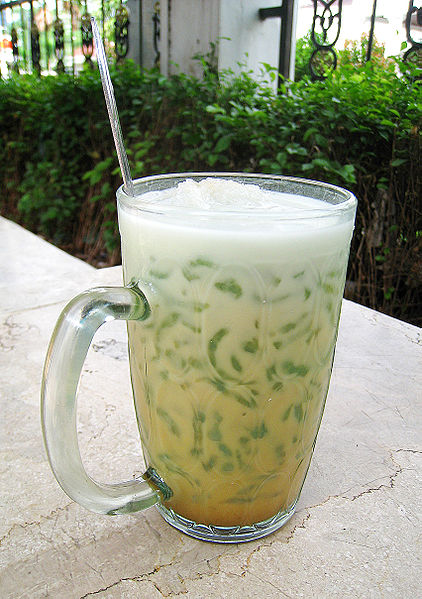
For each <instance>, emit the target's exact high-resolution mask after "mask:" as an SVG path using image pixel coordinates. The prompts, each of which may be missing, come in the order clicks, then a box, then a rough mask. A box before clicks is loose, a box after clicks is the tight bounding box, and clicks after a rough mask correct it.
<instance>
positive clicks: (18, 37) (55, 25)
mask: <svg viewBox="0 0 422 599" xmlns="http://www.w3.org/2000/svg"><path fill="white" fill-rule="evenodd" d="M47 1H48V2H50V3H52V2H53V0H8V1H5V2H2V1H1V0H0V17H1V24H2V25H3V15H4V14H5V11H11V12H12V18H10V14H9V19H8V21H9V22H12V27H11V28H10V44H11V48H12V56H13V58H12V60H11V61H10V67H9V68H11V69H12V70H13V71H15V72H22V73H23V72H31V71H32V72H35V73H38V74H42V73H44V72H47V73H49V72H52V71H55V72H58V73H60V72H64V71H65V70H67V71H70V72H72V73H74V74H75V71H77V70H78V69H79V68H80V67H81V66H82V64H83V63H84V62H85V63H86V64H88V65H92V55H93V36H92V28H91V20H90V16H91V15H90V13H89V11H88V4H87V1H88V0H84V8H83V9H81V8H80V6H81V4H80V3H79V2H78V1H77V0H61V1H62V3H63V4H62V8H61V10H59V5H58V1H59V0H55V7H54V9H53V12H54V15H53V14H52V12H50V9H49V6H48V5H47ZM91 1H92V0H91ZM401 1H403V2H407V0H401ZM421 1H422V0H409V4H408V8H407V13H406V18H405V29H406V37H407V42H408V45H409V47H408V49H407V51H406V53H405V54H404V59H405V60H408V61H410V62H413V63H417V64H419V65H420V64H421V61H422V42H421V41H418V40H416V39H415V34H414V33H413V28H414V27H415V26H416V27H422V6H421ZM293 5H294V0H283V1H282V2H281V5H279V6H276V7H274V8H266V9H261V10H260V11H259V17H260V18H261V19H262V20H263V19H266V18H274V17H278V18H281V35H280V48H279V75H280V77H279V82H281V81H282V80H283V78H288V77H289V75H290V74H291V73H292V69H291V60H292V53H291V48H292V45H291V33H292V23H293V16H292V7H293ZM35 6H37V9H35ZM50 6H51V4H50ZM98 7H99V21H100V22H101V26H102V34H103V40H105V45H106V49H107V48H108V51H109V54H113V55H114V57H115V60H116V61H120V60H122V59H123V58H125V57H126V55H127V53H128V49H129V42H130V40H129V12H128V10H127V8H126V6H125V5H124V4H123V3H122V0H120V5H119V6H118V8H117V10H116V11H115V14H114V17H113V19H112V23H110V19H108V20H107V27H108V28H107V36H106V26H105V24H106V12H107V11H106V9H107V7H108V3H107V0H101V4H98ZM376 8H377V0H373V5H372V16H371V24H370V30H369V34H368V46H367V51H366V60H370V59H371V53H372V47H373V40H374V30H375V16H376ZM154 11H155V12H154V15H153V18H152V22H151V23H150V27H151V30H152V31H153V39H154V48H155V52H156V55H157V59H156V62H155V64H156V65H158V64H159V57H160V48H159V39H160V3H159V2H156V3H155V6H154ZM342 12H343V0H313V19H312V29H311V40H312V44H313V46H314V51H313V53H312V55H311V58H310V61H309V71H310V76H311V78H312V79H313V80H321V79H324V78H325V77H326V76H327V74H328V73H329V72H330V71H332V70H334V69H335V68H336V65H337V53H336V49H335V45H336V43H337V41H338V39H339V36H340V31H341V23H342ZM289 32H290V34H289ZM173 35H174V32H173ZM106 37H107V39H105V38H106Z"/></svg>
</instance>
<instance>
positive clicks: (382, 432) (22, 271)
mask: <svg viewBox="0 0 422 599" xmlns="http://www.w3.org/2000/svg"><path fill="white" fill-rule="evenodd" d="M0 231H1V234H4V236H3V237H2V239H6V240H7V243H4V244H2V246H1V248H0V258H1V261H0V264H1V265H2V266H1V267H0V269H1V277H0V279H1V284H0V368H1V369H2V386H1V389H0V406H1V414H2V417H1V419H0V489H1V493H0V505H1V513H2V518H1V520H0V597H1V598H2V599H12V598H13V599H37V598H41V597H52V598H54V599H55V598H62V597H63V598H64V597H65V598H69V599H83V598H88V597H93V598H97V599H99V598H101V599H120V598H125V599H126V598H127V599H132V598H140V599H143V598H145V599H156V598H159V599H161V598H162V597H178V596H180V597H188V598H192V599H202V598H204V599H205V598H211V599H214V598H215V599H217V598H218V599H221V598H222V597H230V598H231V599H237V598H239V599H240V598H242V599H243V598H251V599H252V598H254V599H255V598H256V597H266V598H269V599H272V598H283V597H287V598H295V599H296V598H302V597H303V598H312V599H314V598H315V597H318V599H320V598H325V597H327V598H330V599H331V598H337V597H338V598H340V597H341V598H342V599H348V598H350V599H351V598H354V599H355V598H356V597H365V598H368V599H372V598H374V599H378V598H387V597H388V598H390V597H400V598H401V599H402V598H404V599H406V598H409V599H414V598H415V597H419V596H421V590H422V588H421V583H420V572H421V569H422V564H421V557H422V550H421V544H422V533H421V530H422V528H421V513H422V499H421V497H422V493H421V487H422V480H421V479H422V467H421V462H422V444H421V432H420V431H421V430H422V428H421V425H422V422H421V420H422V410H421V407H422V406H421V404H422V376H421V372H422V368H421V366H422V336H421V330H420V329H418V328H416V327H412V326H410V325H408V324H405V323H402V322H400V321H397V320H394V319H392V318H389V317H387V316H384V315H382V314H379V313H377V312H374V311H372V310H368V309H366V308H363V307H362V306H359V305H357V304H353V303H351V302H347V301H346V302H344V306H343V313H342V320H341V326H340V333H339V340H338V345H337V352H336V359H335V366H334V371H333V377H332V383H331V388H330V393H329V397H328V400H327V406H326V411H325V415H324V418H323V423H322V426H321V430H320V433H319V436H318V442H317V446H316V450H315V454H314V458H313V460H312V464H311V468H310V471H309V475H308V478H307V480H306V483H305V486H304V489H303V492H302V496H301V498H300V501H299V504H298V507H297V511H296V514H295V515H294V516H293V518H292V519H291V520H290V521H289V522H288V523H287V524H286V525H285V526H284V527H283V528H282V529H281V530H279V531H278V532H276V533H275V534H273V535H271V536H269V537H266V538H264V539H261V540H258V541H254V542H251V543H245V544H240V545H229V546H226V545H218V544H209V543H203V542H200V541H196V540H194V539H191V538H189V537H187V536H185V535H183V534H182V533H179V532H178V531H176V530H175V529H173V528H171V527H170V526H169V525H167V524H166V523H165V522H164V520H162V518H161V517H160V515H159V514H158V512H157V511H156V510H155V509H154V508H151V509H149V510H147V511H145V512H143V513H140V514H136V515H130V516H120V517H108V516H99V515H95V514H91V513H89V512H87V511H86V510H84V509H83V508H82V507H80V506H78V505H77V504H75V503H74V502H72V501H71V500H70V499H69V498H68V497H67V496H66V495H65V494H64V493H63V492H62V491H61V489H60V488H59V486H58V485H57V483H56V482H55V480H54V478H53V475H52V474H51V471H50V468H49V466H48V463H47V459H46V456H45V452H44V448H43V444H42V437H41V430H40V422H39V390H40V380H41V372H42V365H43V361H44V357H45V352H46V349H47V344H48V341H49V337H50V335H51V332H52V330H53V327H54V324H55V322H56V319H57V317H58V315H59V313H60V311H61V309H62V308H63V306H64V302H65V300H66V301H67V300H68V299H70V298H71V297H72V296H73V295H75V294H76V293H78V292H79V291H82V290H84V289H86V288H88V287H90V286H97V285H101V284H105V285H106V284H114V285H118V284H120V283H121V269H120V268H118V267H116V268H111V269H105V270H101V271H95V269H92V268H91V267H87V265H85V264H83V263H82V262H80V261H79V260H76V259H74V258H71V257H69V256H67V255H66V254H64V253H63V252H60V250H57V249H56V248H53V247H52V246H49V245H48V244H46V243H45V242H44V241H42V240H39V239H38V238H37V237H36V236H33V235H32V234H31V233H27V232H26V231H24V230H23V229H20V228H19V227H17V225H14V224H13V223H8V221H5V219H0ZM19 245H20V246H21V247H28V248H30V251H29V252H28V253H27V254H25V255H24V256H20V258H19V259H18V260H15V262H14V257H15V254H16V248H17V247H18V246H19ZM32 262H34V264H36V266H34V270H33V271H31V264H32ZM125 335H126V333H125V327H124V324H123V323H111V324H107V325H106V326H104V327H102V328H101V329H100V331H99V332H98V333H97V335H96V337H95V339H94V343H93V346H92V347H91V349H90V351H89V354H88V357H87V360H86V362H85V365H84V370H83V376H82V379H81V384H80V401H79V413H78V427H79V438H80V448H81V453H82V455H83V459H84V462H85V464H86V467H87V470H88V472H89V473H90V474H91V476H93V477H94V478H96V479H98V480H101V481H107V482H113V481H114V482H117V481H120V480H123V479H125V478H126V479H130V478H131V477H132V476H133V475H135V474H140V473H141V472H142V471H143V459H142V453H141V449H140V445H139V440H138V433H137V428H136V423H135V417H134V409H133V405H132V401H131V389H130V382H129V374H128V364H127V352H126V338H125ZM122 431H124V440H122Z"/></svg>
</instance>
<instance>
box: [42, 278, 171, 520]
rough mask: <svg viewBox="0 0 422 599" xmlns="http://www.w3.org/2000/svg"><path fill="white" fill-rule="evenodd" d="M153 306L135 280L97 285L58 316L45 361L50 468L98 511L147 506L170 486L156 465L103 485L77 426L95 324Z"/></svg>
mask: <svg viewBox="0 0 422 599" xmlns="http://www.w3.org/2000/svg"><path fill="white" fill-rule="evenodd" d="M149 314H150V306H149V304H148V301H147V299H146V297H145V296H144V294H143V293H142V292H141V291H140V289H139V288H138V287H137V286H136V285H129V286H127V287H99V288H96V289H91V290H90V291H85V292H83V293H81V294H80V295H78V296H76V297H75V298H73V299H72V300H71V301H70V302H69V303H68V304H67V306H66V307H65V309H64V310H63V312H62V313H61V315H60V317H59V320H58V321H57V324H56V327H55V329H54V332H53V335H52V337H51V341H50V345H49V348H48V351H47V356H46V360H45V365H44V372H43V379H42V385H41V423H42V431H43V436H44V443H45V447H46V450H47V455H48V459H49V462H50V465H51V469H52V470H53V473H54V475H55V477H56V479H57V482H58V483H59V485H60V486H61V487H62V489H63V491H64V492H65V493H66V494H67V495H68V496H69V497H70V498H71V499H73V500H74V501H76V502H77V503H79V504H81V505H82V506H84V507H85V508H87V509H88V510H90V511H92V512H95V513H98V514H128V513H131V512H137V511H139V510H144V509H146V508H148V507H151V506H152V505H154V504H156V503H157V502H159V501H161V500H162V499H168V498H169V496H171V491H170V489H169V488H168V487H166V485H165V483H164V481H162V479H160V477H158V476H157V475H156V473H155V471H154V470H152V469H148V470H147V472H146V473H145V474H144V475H142V477H139V478H134V479H133V480H131V481H127V482H122V483H118V484H102V483H98V482H96V481H94V480H93V479H92V478H91V477H90V476H88V474H87V472H86V471H85V468H84V466H83V464H82V460H81V455H80V451H79V445H78V438H77V430H76V407H77V406H76V394H77V387H78V383H79V378H80V374H81V370H82V366H83V363H84V361H85V358H86V354H87V351H88V348H89V346H90V344H91V341H92V338H93V336H94V334H95V332H96V331H97V329H98V328H99V327H100V326H101V325H102V324H104V323H105V322H109V321H111V320H145V319H146V318H148V316H149Z"/></svg>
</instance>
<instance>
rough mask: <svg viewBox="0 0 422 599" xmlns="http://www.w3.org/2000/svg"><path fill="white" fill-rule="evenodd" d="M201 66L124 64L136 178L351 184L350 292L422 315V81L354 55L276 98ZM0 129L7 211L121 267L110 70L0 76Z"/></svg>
mask: <svg viewBox="0 0 422 599" xmlns="http://www.w3.org/2000/svg"><path fill="white" fill-rule="evenodd" d="M202 66H203V69H204V76H203V78H202V79H201V80H198V79H195V78H192V77H189V76H187V75H183V74H181V75H177V76H171V77H168V78H167V77H164V76H163V75H161V74H160V73H159V72H157V71H141V70H140V69H139V68H138V67H136V66H135V65H134V64H133V63H131V62H129V61H128V62H126V63H124V64H123V65H122V66H120V67H118V68H116V67H113V68H112V79H113V83H114V88H115V93H116V99H117V104H118V106H119V111H120V115H121V121H122V130H123V132H124V136H125V139H126V142H127V146H128V154H129V158H130V162H131V168H132V173H133V175H134V176H143V175H148V174H154V173H162V172H175V171H195V170H196V171H209V170H217V171H218V170H220V171H246V172H266V173H279V174H286V175H295V176H304V177H307V178H313V179H319V180H322V181H328V182H330V183H335V184H339V185H342V186H344V187H348V188H350V189H351V190H352V191H354V192H355V194H356V195H357V197H358V199H359V210H358V218H357V225H356V231H355V236H354V241H353V247H352V254H351V261H350V268H349V274H348V285H347V296H348V297H349V298H351V299H354V300H356V301H358V302H360V303H363V304H365V305H368V306H370V307H373V308H376V309H378V310H382V311H384V312H386V313H388V314H392V315H395V316H397V317H399V318H403V319H408V320H410V321H412V322H415V323H420V317H421V309H420V308H421V305H420V285H421V282H422V273H421V269H422V258H421V249H422V248H421V245H422V241H421V240H422V234H421V230H422V224H421V214H420V193H421V186H420V184H421V180H420V173H421V172H422V169H421V143H420V142H421V133H420V126H421V108H422V106H421V96H420V86H419V85H418V84H417V83H415V84H414V85H410V84H409V83H408V81H407V79H406V78H405V77H401V76H399V75H398V74H397V73H398V72H399V70H398V69H399V67H400V64H399V63H397V62H393V61H388V62H387V63H386V64H382V65H380V64H379V63H378V62H377V61H375V62H374V63H367V64H363V65H361V66H359V68H357V67H356V65H355V64H354V63H353V61H351V60H349V61H346V60H345V61H343V64H341V66H340V67H339V68H338V69H337V71H336V72H335V73H334V74H333V75H332V76H331V77H329V78H328V79H327V80H325V81H324V82H319V83H310V82H309V80H308V79H307V78H306V77H304V78H303V79H302V80H300V81H298V82H296V83H293V84H290V85H289V88H288V89H287V88H285V89H283V90H281V92H282V93H280V94H279V95H278V96H276V95H275V94H274V93H273V91H272V90H271V89H270V88H269V87H268V86H267V85H266V84H264V83H258V82H257V81H255V80H254V79H253V78H252V76H251V75H250V73H248V72H246V71H245V72H242V73H241V74H240V75H238V76H234V75H233V74H232V73H230V72H228V71H227V72H223V73H217V72H216V70H215V68H213V65H212V61H211V60H208V59H207V58H206V57H205V58H203V59H202ZM0 131H1V136H2V138H1V139H2V143H1V146H0V159H1V164H2V168H1V171H0V184H1V186H2V189H4V190H5V193H3V195H2V197H1V199H0V202H1V204H0V205H1V208H2V212H3V214H4V215H5V216H8V217H10V218H13V219H15V220H17V221H18V222H22V223H23V224H25V225H26V226H28V227H30V228H31V229H32V230H34V231H36V232H38V233H41V234H43V235H44V236H45V237H47V238H48V239H50V240H52V241H53V242H55V243H59V244H60V245H61V247H64V248H65V249H67V250H69V251H72V252H73V253H74V254H75V255H78V256H81V257H83V258H84V259H87V260H89V261H91V262H92V263H94V264H97V265H98V264H114V263H117V261H118V260H119V242H118V231H117V224H116V215H115V198H114V195H115V190H116V188H117V187H118V186H119V185H120V182H121V179H120V173H119V170H118V164H117V158H116V154H115V151H114V148H113V141H112V136H111V133H110V128H109V125H108V119H107V114H106V110H105V106H104V99H103V95H102V87H101V82H100V80H99V76H98V74H97V73H96V72H91V71H87V72H84V73H83V74H82V75H81V76H80V77H78V78H77V79H73V78H71V77H70V76H68V75H63V76H60V77H45V78H42V79H37V78H32V77H24V76H20V77H15V78H11V79H10V80H7V81H2V82H0ZM418 291H419V295H418Z"/></svg>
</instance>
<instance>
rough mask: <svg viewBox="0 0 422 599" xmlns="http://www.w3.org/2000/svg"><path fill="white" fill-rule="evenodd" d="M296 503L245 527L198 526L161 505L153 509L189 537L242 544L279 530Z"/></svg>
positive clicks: (290, 514)
mask: <svg viewBox="0 0 422 599" xmlns="http://www.w3.org/2000/svg"><path fill="white" fill-rule="evenodd" d="M296 503H297V501H295V503H294V504H293V505H292V506H291V507H290V508H289V509H287V510H282V511H280V512H278V513H277V514H275V516H272V517H271V518H268V520H262V521H261V522H257V523H256V524H251V525H247V526H214V525H211V524H198V523H197V522H194V521H193V520H188V519H187V518H184V517H183V516H180V515H179V514H176V512H174V511H173V510H172V509H168V508H166V507H164V506H163V505H160V504H158V505H156V506H155V507H156V508H157V509H158V511H159V512H160V514H161V515H162V516H163V518H164V520H165V521H166V522H168V524H170V525H171V526H173V527H174V528H177V529H178V530H180V531H181V532H183V533H185V534H187V535H189V536H190V537H194V538H195V539H200V540H201V541H209V542H212V543H244V542H246V541H255V540H256V539H260V538H262V537H266V536H267V535H270V534H272V533H273V532H275V531H276V530H278V529H279V528H281V527H282V526H283V525H284V524H286V522H287V521H288V520H289V519H290V518H291V517H292V516H293V514H294V511H295V508H296Z"/></svg>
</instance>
